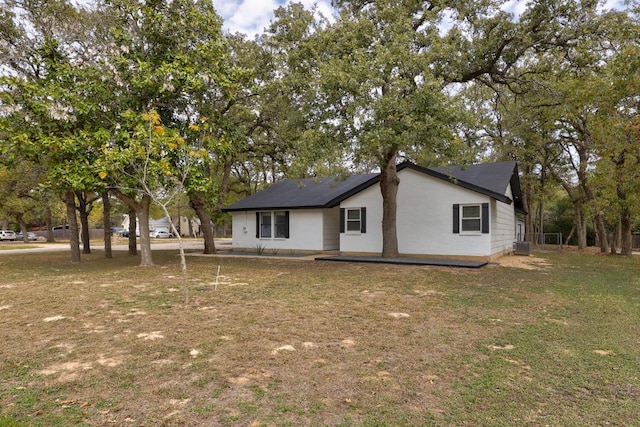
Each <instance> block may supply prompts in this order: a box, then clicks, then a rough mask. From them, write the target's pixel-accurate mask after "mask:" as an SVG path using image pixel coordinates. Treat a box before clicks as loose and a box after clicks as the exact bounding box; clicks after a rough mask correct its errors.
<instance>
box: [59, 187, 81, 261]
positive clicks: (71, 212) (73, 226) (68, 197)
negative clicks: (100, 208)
mask: <svg viewBox="0 0 640 427" xmlns="http://www.w3.org/2000/svg"><path fill="white" fill-rule="evenodd" d="M63 200H64V204H65V206H66V208H67V221H68V223H69V245H70V248H71V262H80V239H79V237H78V218H77V217H76V198H75V194H73V191H67V192H65V193H64V196H63Z"/></svg>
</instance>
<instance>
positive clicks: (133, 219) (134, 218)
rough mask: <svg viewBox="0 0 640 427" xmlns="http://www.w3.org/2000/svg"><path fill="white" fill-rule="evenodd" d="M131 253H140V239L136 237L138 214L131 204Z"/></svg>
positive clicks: (133, 254) (132, 254) (134, 254)
mask: <svg viewBox="0 0 640 427" xmlns="http://www.w3.org/2000/svg"><path fill="white" fill-rule="evenodd" d="M128 214H129V239H128V240H129V255H131V256H136V255H138V239H137V238H136V230H137V228H138V227H137V224H138V214H137V213H136V210H135V208H132V207H131V206H129V212H128Z"/></svg>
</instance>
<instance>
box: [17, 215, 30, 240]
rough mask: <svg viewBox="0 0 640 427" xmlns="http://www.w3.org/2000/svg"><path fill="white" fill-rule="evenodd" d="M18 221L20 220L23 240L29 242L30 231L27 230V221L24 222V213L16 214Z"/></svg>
mask: <svg viewBox="0 0 640 427" xmlns="http://www.w3.org/2000/svg"><path fill="white" fill-rule="evenodd" d="M16 221H18V225H20V231H21V232H22V241H23V242H24V243H29V232H28V230H27V223H26V222H24V217H23V216H22V214H16Z"/></svg>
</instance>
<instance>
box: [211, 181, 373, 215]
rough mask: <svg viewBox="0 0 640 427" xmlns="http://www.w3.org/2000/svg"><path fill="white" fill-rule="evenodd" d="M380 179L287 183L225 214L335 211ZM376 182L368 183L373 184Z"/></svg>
mask: <svg viewBox="0 0 640 427" xmlns="http://www.w3.org/2000/svg"><path fill="white" fill-rule="evenodd" d="M378 179H379V174H377V173H371V174H362V175H353V176H350V177H348V178H341V177H329V178H306V179H287V180H284V181H280V182H278V183H276V184H273V185H272V186H270V187H267V188H265V189H264V190H261V191H258V192H257V193H255V194H253V195H251V196H249V197H247V198H246V199H242V200H240V201H239V202H236V203H234V204H232V205H231V206H228V207H226V208H224V209H223V210H224V211H225V212H231V211H245V210H259V209H305V208H306V209H311V208H332V207H335V206H337V205H338V204H340V202H341V201H342V200H344V199H346V198H348V197H351V196H352V195H354V194H356V193H358V192H360V191H362V190H363V189H364V188H366V187H368V186H370V185H371V184H373V183H374V182H376V181H377V180H378ZM372 180H373V182H369V181H372Z"/></svg>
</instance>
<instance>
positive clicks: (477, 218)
mask: <svg viewBox="0 0 640 427" xmlns="http://www.w3.org/2000/svg"><path fill="white" fill-rule="evenodd" d="M453 232H454V234H460V233H467V234H476V233H482V234H486V233H489V203H482V204H473V205H471V204H470V205H459V204H455V205H453Z"/></svg>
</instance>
